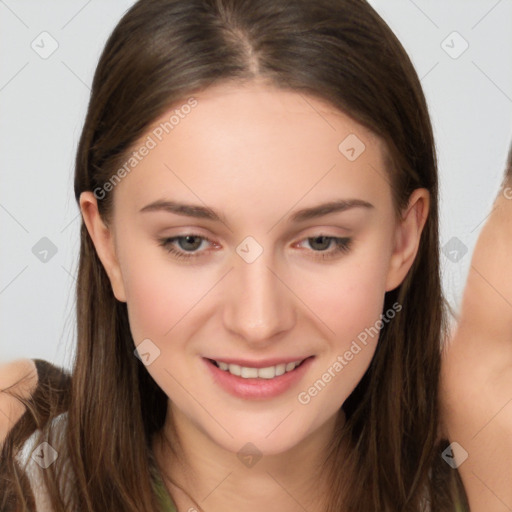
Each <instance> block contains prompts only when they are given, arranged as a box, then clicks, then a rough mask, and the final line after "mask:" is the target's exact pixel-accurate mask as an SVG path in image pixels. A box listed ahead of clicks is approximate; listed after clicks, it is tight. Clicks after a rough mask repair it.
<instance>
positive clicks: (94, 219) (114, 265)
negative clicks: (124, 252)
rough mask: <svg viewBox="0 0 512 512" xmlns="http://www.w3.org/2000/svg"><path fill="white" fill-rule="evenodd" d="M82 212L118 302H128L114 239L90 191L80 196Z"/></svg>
mask: <svg viewBox="0 0 512 512" xmlns="http://www.w3.org/2000/svg"><path fill="white" fill-rule="evenodd" d="M80 210H81V212H82V217H83V219H84V222H85V225H86V227H87V231H88V232H89V236H90V237H91V239H92V241H93V244H94V247H95V249H96V253H97V254H98V257H99V259H100V260H101V263H102V264H103V267H104V268H105V271H106V273H107V275H108V277H109V280H110V284H111V286H112V291H113V293H114V296H115V297H116V299H117V300H119V301H121V302H126V295H125V290H124V283H123V280H122V274H121V269H120V266H119V262H118V259H117V255H116V249H115V244H114V237H113V233H112V231H111V229H110V228H109V227H108V226H106V225H105V223H104V222H103V219H102V218H101V216H100V213H99V211H98V202H97V199H96V197H95V196H94V194H93V193H92V192H90V191H86V192H82V193H81V194H80Z"/></svg>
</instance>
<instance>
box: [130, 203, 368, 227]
mask: <svg viewBox="0 0 512 512" xmlns="http://www.w3.org/2000/svg"><path fill="white" fill-rule="evenodd" d="M352 208H366V209H371V208H374V206H373V204H371V203H369V202H367V201H363V200H362V199H338V200H335V201H330V202H327V203H322V204H319V205H317V206H312V207H310V208H303V209H302V210H298V211H296V212H295V213H294V214H293V215H292V216H291V217H290V218H289V222H296V223H298V222H304V221H306V220H310V219H315V218H317V217H323V216H325V215H329V214H331V213H338V212H344V211H346V210H350V209H352ZM156 211H166V212H169V213H174V214H176V215H183V216H186V217H194V218H198V219H208V220H212V221H216V222H223V223H224V224H225V223H226V222H225V218H224V217H223V216H221V215H220V214H218V213H216V212H215V210H213V209H211V208H208V207H206V206H200V205H194V204H185V203H179V202H176V201H168V200H163V199H160V200H158V201H154V202H153V203H150V204H148V205H146V206H144V207H143V208H141V209H140V212H141V213H142V212H156Z"/></svg>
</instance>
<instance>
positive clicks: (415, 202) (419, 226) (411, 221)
mask: <svg viewBox="0 0 512 512" xmlns="http://www.w3.org/2000/svg"><path fill="white" fill-rule="evenodd" d="M429 207H430V194H429V192H428V190H427V189H425V188H418V189H416V190H414V192H413V193H412V194H411V197H410V199H409V204H408V205H407V209H406V210H405V211H404V214H403V216H402V219H401V220H400V221H399V223H398V225H397V227H396V231H395V247H394V251H393V254H392V255H391V261H390V265H389V271H388V276H387V281H386V291H390V290H393V289H395V288H396V287H397V286H399V285H400V284H401V283H402V281H403V280H404V279H405V276H406V275H407V272H408V271H409V269H410V268H411V266H412V264H413V262H414V259H415V257H416V254H417V252H418V247H419V244H420V239H421V233H422V231H423V228H424V226H425V222H426V221H427V217H428V212H429Z"/></svg>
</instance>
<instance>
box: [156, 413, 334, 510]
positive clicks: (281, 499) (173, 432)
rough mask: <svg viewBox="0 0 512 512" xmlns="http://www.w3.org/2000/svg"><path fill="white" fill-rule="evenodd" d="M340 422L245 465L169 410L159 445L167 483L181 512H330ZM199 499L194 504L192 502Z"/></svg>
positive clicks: (158, 456) (182, 417) (185, 419)
mask: <svg viewBox="0 0 512 512" xmlns="http://www.w3.org/2000/svg"><path fill="white" fill-rule="evenodd" d="M335 425H336V417H335V416H334V417H332V418H331V419H330V420H329V421H328V422H327V423H325V424H324V425H322V427H320V428H319V429H318V430H317V431H315V432H313V433H312V434H311V435H309V436H308V437H307V438H305V439H303V440H302V441H301V442H300V443H299V445H296V446H295V447H294V448H293V449H291V450H288V451H287V452H284V453H280V454H276V455H263V456H262V457H261V458H260V459H259V460H257V461H256V459H253V460H247V461H245V459H244V460H241V458H239V457H238V456H237V454H236V453H233V452H231V451H228V450H225V449H224V448H223V447H221V446H219V445H218V444H216V443H215V442H214V441H213V440H212V439H211V438H210V437H209V436H208V435H207V434H206V433H204V432H203V431H201V430H199V429H198V428H197V427H195V426H194V425H193V424H191V423H190V422H189V421H188V419H187V418H186V417H184V416H183V415H182V414H181V413H180V412H179V411H176V410H173V409H172V407H171V404H170V403H169V406H168V414H167V419H166V423H165V425H164V427H163V429H162V431H160V432H159V433H158V434H157V435H156V436H155V439H154V453H155V457H156V460H157V462H158V465H159V467H160V469H161V472H162V475H163V478H164V481H165V483H166V485H167V487H168V489H169V491H170V493H171V495H172V496H173V499H174V501H175V504H176V506H177V508H178V510H180V511H182V510H183V511H190V512H192V511H194V512H195V511H196V510H198V509H197V505H199V507H200V509H199V510H201V509H205V510H206V509H207V510H208V512H221V511H222V512H224V511H226V510H244V512H261V510H280V511H281V512H296V511H297V510H307V511H308V512H321V511H323V510H325V509H326V497H327V496H328V492H329V488H328V486H329V482H328V481H327V479H326V478H325V471H326V458H327V454H328V453H329V446H330V445H331V442H332V439H333V435H334V428H335ZM192 498H193V500H192Z"/></svg>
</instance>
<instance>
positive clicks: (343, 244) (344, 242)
mask: <svg viewBox="0 0 512 512" xmlns="http://www.w3.org/2000/svg"><path fill="white" fill-rule="evenodd" d="M187 237H193V238H199V239H201V241H207V242H210V243H214V242H213V241H212V240H210V239H209V238H208V237H205V236H201V235H195V234H193V233H189V234H186V235H181V236H175V237H172V238H160V239H159V240H158V242H159V244H160V245H161V246H162V247H163V248H164V249H165V250H166V251H167V252H169V253H171V254H172V255H173V256H174V257H175V258H176V259H178V260H188V261H190V260H192V259H195V258H198V257H200V256H201V255H202V253H203V252H204V251H203V252H193V253H189V252H186V251H183V250H178V249H176V246H174V245H173V244H174V242H175V241H177V240H180V239H183V238H187ZM315 238H327V239H328V240H329V241H331V242H332V241H333V242H334V243H335V248H334V250H331V251H328V252H327V251H314V250H313V252H315V253H317V254H316V255H315V256H313V258H315V259H318V260H324V261H325V260H328V259H331V258H334V257H336V256H337V255H338V254H344V253H347V252H349V251H350V248H351V245H352V239H351V238H346V237H335V236H327V235H322V234H320V235H317V236H310V237H306V238H303V239H302V240H301V242H302V241H304V240H314V239H315ZM330 245H331V244H330V243H329V246H330Z"/></svg>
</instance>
